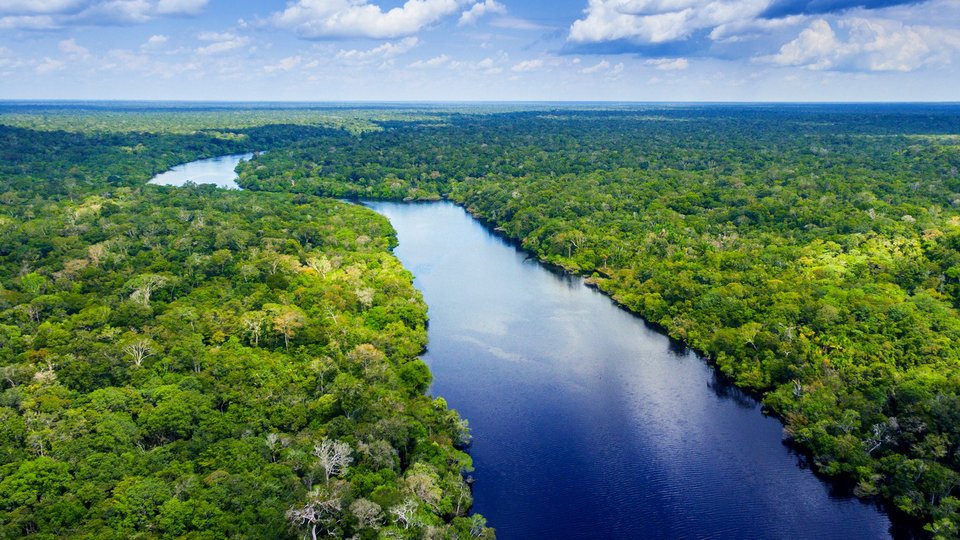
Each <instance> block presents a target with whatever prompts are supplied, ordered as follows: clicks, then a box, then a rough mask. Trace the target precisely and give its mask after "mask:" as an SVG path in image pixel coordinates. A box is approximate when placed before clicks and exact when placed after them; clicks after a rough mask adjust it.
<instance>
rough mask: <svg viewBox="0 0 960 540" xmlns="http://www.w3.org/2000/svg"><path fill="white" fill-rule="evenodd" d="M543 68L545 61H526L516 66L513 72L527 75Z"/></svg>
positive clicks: (512, 69)
mask: <svg viewBox="0 0 960 540" xmlns="http://www.w3.org/2000/svg"><path fill="white" fill-rule="evenodd" d="M542 67H543V60H524V61H523V62H520V63H518V64H514V66H513V67H512V68H510V70H511V71H513V72H515V73H526V72H528V71H537V70H538V69H540V68H542Z"/></svg>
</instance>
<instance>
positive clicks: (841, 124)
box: [238, 105, 960, 538]
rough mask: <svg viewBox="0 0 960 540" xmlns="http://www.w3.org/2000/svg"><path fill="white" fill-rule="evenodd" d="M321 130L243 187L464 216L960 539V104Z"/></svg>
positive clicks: (650, 111)
mask: <svg viewBox="0 0 960 540" xmlns="http://www.w3.org/2000/svg"><path fill="white" fill-rule="evenodd" d="M381 125H382V126H383V127H384V131H382V132H377V133H366V134H363V135H361V136H350V135H347V134H343V133H340V132H332V131H331V132H328V133H327V134H325V135H324V136H321V137H317V138H312V139H309V140H302V141H298V142H297V143H296V144H294V145H292V146H290V147H285V148H283V149H282V150H280V151H277V152H272V153H269V154H266V155H262V156H260V157H259V158H257V159H255V160H253V161H252V162H250V163H247V164H246V165H244V166H243V167H242V170H241V177H240V180H239V181H238V182H239V183H240V185H241V186H244V187H246V188H248V189H256V190H268V191H285V192H297V193H310V194H316V195H329V196H337V197H370V198H390V199H436V198H440V197H446V198H449V199H452V200H454V201H456V202H458V203H460V204H462V205H464V206H465V207H466V208H467V209H468V210H469V211H470V212H472V213H473V214H474V215H475V216H477V217H478V218H480V219H482V220H484V221H486V222H488V223H489V224H490V225H491V226H493V227H495V228H496V229H497V230H498V231H500V232H502V233H503V234H504V235H506V236H507V237H509V238H512V239H514V240H516V241H517V242H519V243H521V244H522V246H523V247H524V248H525V249H527V250H529V251H532V252H534V253H536V254H537V255H538V256H539V257H540V258H541V259H542V260H544V261H546V262H548V263H551V264H554V265H557V266H560V267H563V268H565V269H567V270H569V271H571V272H578V273H582V274H585V275H588V276H590V277H591V281H592V282H593V283H595V284H596V285H597V286H598V287H599V288H601V289H602V290H604V291H606V292H607V293H609V294H610V295H611V296H612V297H613V298H614V299H615V300H616V301H617V302H619V303H620V304H622V305H623V306H625V307H626V308H628V309H630V310H632V311H634V312H636V313H638V314H640V315H642V316H643V317H644V318H646V319H647V320H649V321H651V322H654V323H657V324H659V325H660V326H662V327H663V328H664V329H665V330H666V331H667V332H668V333H669V334H670V335H671V336H673V337H676V338H678V339H681V340H683V341H684V342H686V343H688V344H689V345H691V346H693V347H695V348H696V349H698V350H700V351H701V352H703V353H704V354H705V355H707V357H708V358H709V359H710V360H711V361H713V362H715V364H716V365H717V367H718V368H719V369H720V370H721V371H723V373H725V374H726V375H728V376H729V377H730V378H731V379H732V380H733V381H734V382H736V384H738V385H740V386H741V387H744V388H747V389H750V390H752V391H754V392H757V393H758V394H759V395H761V396H762V398H763V401H764V403H765V404H766V405H767V406H768V407H769V408H770V409H771V410H772V411H773V412H775V413H776V414H778V415H779V416H780V417H781V418H782V419H783V421H784V422H785V425H786V431H787V433H788V435H789V436H790V437H791V438H792V439H793V440H794V441H795V442H796V443H797V444H799V445H800V446H801V447H803V448H804V449H806V450H807V451H808V452H810V453H811V454H812V457H813V463H814V465H815V467H816V469H817V470H818V471H819V472H821V473H823V474H825V475H828V476H833V477H837V478H840V479H845V480H847V481H851V482H852V483H853V484H854V485H855V492H856V493H857V494H858V495H860V496H863V497H872V496H878V497H882V498H883V499H884V500H886V501H888V502H889V503H890V504H891V505H892V506H893V507H895V508H897V509H898V510H899V511H900V512H902V513H903V514H906V515H908V516H911V517H912V518H915V519H917V520H919V521H920V522H922V523H924V524H925V528H926V530H927V531H928V532H929V533H931V534H932V535H935V536H938V537H943V538H951V537H955V536H956V535H957V534H958V526H960V513H958V511H960V499H958V498H957V496H958V495H960V493H958V485H960V475H958V471H960V342H958V339H960V318H958V316H957V315H958V314H957V308H958V306H960V213H958V207H960V176H958V169H960V108H958V107H956V106H951V105H943V106H938V105H932V106H921V105H905V106H900V105H876V106H868V105H863V106H858V105H849V106H831V105H823V106H790V105H785V106H687V107H666V106H661V107H624V108H621V109H619V110H589V109H587V108H581V109H558V110H546V109H541V110H534V111H528V112H504V113H500V114H488V115H483V114H463V113H458V114H449V115H440V114H438V118H437V120H436V121H434V122H429V123H427V122H422V121H419V122H409V123H402V122H384V123H382V124H381Z"/></svg>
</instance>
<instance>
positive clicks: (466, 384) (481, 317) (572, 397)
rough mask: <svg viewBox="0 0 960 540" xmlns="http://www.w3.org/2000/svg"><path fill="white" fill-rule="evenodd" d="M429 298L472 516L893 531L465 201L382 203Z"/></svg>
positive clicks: (645, 531)
mask: <svg viewBox="0 0 960 540" xmlns="http://www.w3.org/2000/svg"><path fill="white" fill-rule="evenodd" d="M365 204H367V206H369V207H371V208H373V209H374V210H376V211H377V212H379V213H381V214H383V215H384V216H386V217H387V218H389V219H390V222H391V223H392V224H393V226H394V228H395V229H396V230H397V234H398V237H399V246H398V247H397V248H396V250H395V254H396V255H397V257H399V259H400V260H401V261H402V262H403V264H404V266H405V267H406V268H408V269H409V270H410V271H411V272H413V274H414V276H415V285H416V286H417V288H418V289H420V290H421V291H422V292H423V294H424V297H425V299H426V302H427V305H428V306H429V310H430V311H429V315H430V327H429V337H430V345H429V350H428V352H427V353H426V354H425V355H424V360H425V361H426V362H427V363H428V364H429V365H430V368H431V370H432V371H433V374H434V383H433V387H432V388H431V392H432V393H433V394H435V395H439V396H443V397H444V398H445V399H446V400H447V402H448V403H449V404H450V406H451V407H453V408H455V409H457V410H458V411H460V413H461V415H463V417H465V418H467V419H468V420H469V422H470V425H471V428H472V432H473V437H474V439H473V441H474V442H473V445H472V447H471V450H470V454H471V455H472V456H473V460H474V466H475V468H476V471H475V472H474V473H473V476H474V477H475V479H476V483H475V484H474V496H475V506H474V510H475V511H477V512H479V513H482V514H483V515H484V516H486V517H487V518H488V520H489V522H490V525H491V526H493V527H495V528H496V529H497V535H498V537H499V538H502V539H512V538H765V539H766V538H790V539H794V538H841V539H845V540H852V539H856V538H886V537H890V535H891V532H890V530H889V529H890V522H889V519H888V518H887V516H886V515H885V514H883V513H882V512H881V511H879V510H878V509H877V508H876V507H875V506H874V505H870V504H866V503H863V502H860V501H859V500H857V499H855V498H850V497H842V496H837V495H835V494H832V493H831V488H830V486H829V484H827V483H825V482H823V481H821V480H820V479H818V478H817V477H816V476H814V474H813V473H812V472H811V471H810V470H809V469H808V468H807V467H805V466H804V461H803V459H802V457H800V456H798V455H796V454H794V453H792V452H791V451H790V450H789V448H788V447H787V446H786V445H784V444H783V437H782V425H781V423H780V422H779V421H778V420H776V419H774V418H770V417H766V416H764V415H763V414H762V413H761V412H760V407H759V405H758V403H757V402H756V401H755V400H754V399H752V398H751V397H750V396H748V395H746V394H744V393H742V392H740V391H739V390H738V389H736V388H734V387H731V386H730V385H729V384H727V383H725V382H723V381H721V380H719V379H718V378H717V376H716V372H715V370H714V369H713V368H711V367H710V366H708V365H707V364H706V363H705V362H704V360H703V359H702V358H700V357H699V356H698V355H696V354H694V353H693V352H691V351H689V350H687V349H685V348H684V347H682V346H681V345H679V344H677V343H676V342H674V341H672V340H670V339H669V338H668V337H666V336H664V335H663V334H662V333H660V332H658V331H656V330H655V329H653V328H651V327H649V326H647V325H646V324H645V323H644V321H643V320H642V319H640V318H638V317H635V316H633V315H631V314H629V313H627V312H626V311H624V310H622V309H620V308H618V307H617V306H615V305H614V304H613V302H611V300H610V299H609V298H607V297H606V296H604V295H602V294H600V293H598V292H596V291H594V290H592V289H590V288H588V287H586V286H585V285H584V284H583V281H582V280H581V279H579V278H574V277H570V276H565V275H559V274H557V273H555V272H552V271H550V270H548V269H546V268H545V267H543V266H542V265H540V264H539V263H537V262H536V261H535V260H531V259H530V258H529V257H528V256H527V255H526V254H525V253H523V252H522V251H520V250H518V249H516V248H514V247H513V246H511V245H510V244H508V243H507V242H505V241H504V240H502V239H501V238H499V237H497V236H496V235H494V234H492V233H491V232H490V231H489V230H487V229H486V228H485V227H484V226H483V225H481V224H480V223H479V222H477V221H476V220H474V219H473V218H471V217H470V216H469V215H468V214H466V213H465V212H464V211H463V210H462V209H461V208H459V207H458V206H455V205H453V204H451V203H421V204H408V203H390V202H368V203H365Z"/></svg>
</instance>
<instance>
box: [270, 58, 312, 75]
mask: <svg viewBox="0 0 960 540" xmlns="http://www.w3.org/2000/svg"><path fill="white" fill-rule="evenodd" d="M301 63H303V57H302V56H300V55H296V56H288V57H286V58H283V59H281V60H280V61H279V62H277V63H276V64H273V65H269V66H264V67H263V70H264V71H266V72H267V73H274V72H277V71H290V70H291V69H293V68H295V67H297V66H299V65H300V64H301Z"/></svg>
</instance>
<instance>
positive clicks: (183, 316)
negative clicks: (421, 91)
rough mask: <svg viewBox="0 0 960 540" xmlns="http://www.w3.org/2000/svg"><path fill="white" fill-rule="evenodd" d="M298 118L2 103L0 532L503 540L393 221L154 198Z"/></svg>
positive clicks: (289, 204) (270, 140) (255, 146)
mask: <svg viewBox="0 0 960 540" xmlns="http://www.w3.org/2000/svg"><path fill="white" fill-rule="evenodd" d="M254 112H256V111H254ZM283 114H284V116H283V118H282V119H280V118H278V117H276V116H274V115H272V113H269V112H266V113H263V117H262V119H261V120H259V121H255V122H251V121H249V120H248V121H247V123H245V124H243V126H244V127H243V129H235V130H233V131H223V130H221V128H222V127H223V126H222V125H221V124H219V122H221V121H222V120H223V119H222V118H220V115H219V114H218V113H217V112H216V111H214V112H211V111H197V112H190V111H181V112H178V113H177V114H169V113H158V112H156V111H154V112H153V113H150V112H149V111H147V112H144V111H139V112H137V113H130V114H120V115H119V117H118V118H119V119H121V120H123V121H122V122H120V121H118V120H117V119H115V118H114V117H113V116H112V115H111V114H108V113H105V112H103V111H95V112H94V113H93V114H90V115H87V116H84V114H82V113H78V112H75V111H67V112H66V113H64V114H63V115H55V116H53V117H51V118H52V120H53V121H56V122H60V124H61V125H57V126H51V125H49V124H48V123H47V122H46V121H45V120H44V119H43V118H42V117H26V122H34V121H36V120H37V118H40V122H39V123H38V124H37V125H35V126H33V127H30V126H24V125H22V124H23V122H21V120H23V119H22V118H20V117H19V116H17V114H12V113H11V114H9V115H7V116H4V115H2V114H0V124H7V125H0V201H2V204H0V538H21V537H28V538H63V537H71V538H97V539H100V538H179V537H185V538H292V537H299V536H306V537H314V538H316V537H318V536H328V535H329V536H338V537H355V538H376V537H381V536H383V537H392V538H417V537H432V538H472V537H477V538H484V537H492V536H493V531H492V529H489V528H487V527H486V526H485V520H484V519H483V517H482V516H479V515H469V514H468V512H469V509H470V506H471V493H470V489H469V486H468V484H467V482H466V480H465V478H464V474H465V473H467V472H469V471H471V470H472V466H471V460H470V457H469V455H467V454H466V453H464V452H463V449H464V448H465V446H466V445H467V444H468V443H469V437H470V436H469V431H468V429H467V425H466V422H465V421H464V420H462V419H460V418H459V416H458V415H457V414H456V412H455V411H452V410H450V409H448V408H447V406H446V403H445V402H444V400H443V399H442V398H436V399H434V398H431V397H429V396H427V395H426V394H425V391H426V389H427V387H428V386H429V384H430V380H431V375H430V372H429V369H428V368H427V366H426V365H425V364H424V363H423V362H422V361H421V360H419V359H418V355H419V354H420V353H421V352H422V350H423V349H424V347H425V345H426V323H427V318H426V306H425V305H424V303H423V300H422V298H421V296H420V293H419V292H418V291H416V290H415V289H414V288H413V286H412V276H411V275H410V274H409V272H407V271H406V270H404V269H403V268H402V267H401V266H400V263H399V262H398V261H397V260H396V259H395V258H394V257H393V256H392V255H391V254H390V252H389V250H390V248H391V247H392V246H393V245H395V243H396V239H395V233H394V232H393V229H392V228H391V227H390V224H389V222H387V221H386V219H384V218H382V217H380V216H378V215H377V214H375V213H374V212H372V211H370V210H367V209H365V208H362V207H358V206H355V205H350V204H346V203H342V202H338V201H334V200H330V199H321V198H317V197H314V196H311V195H300V194H283V193H256V192H250V191H224V190H219V189H216V188H213V187H209V186H187V187H184V188H167V187H159V186H151V185H146V182H147V180H148V179H149V178H150V177H151V176H152V175H153V174H155V173H157V172H161V171H163V170H165V169H167V168H169V167H170V166H172V165H175V164H178V163H182V162H185V161H190V160H193V159H197V158H201V157H211V156H215V155H221V154H226V153H232V152H240V151H250V150H268V151H275V149H278V148H280V147H282V146H283V145H288V144H291V143H293V142H294V141H296V140H299V139H301V138H304V137H319V136H325V135H326V134H328V133H329V130H330V129H335V130H345V129H350V130H351V131H353V132H354V133H356V132H359V131H363V129H351V126H352V127H356V126H360V125H362V126H367V127H369V126H370V124H367V123H365V122H363V121H359V120H358V121H356V122H347V123H341V122H338V121H333V122H328V121H327V120H325V119H324V118H314V119H312V120H311V122H312V123H313V124H315V125H297V124H296V123H291V122H289V120H288V115H287V113H283ZM151 115H154V116H151ZM142 118H145V120H143V123H142V124H140V126H141V127H140V129H136V125H137V124H136V123H137V122H138V119H142ZM250 118H259V117H257V116H256V115H255V114H252V113H251V115H250ZM227 120H228V121H229V120H230V118H229V117H228V118H227ZM284 122H286V123H284ZM10 124H18V125H19V127H16V126H13V125H10ZM131 125H133V126H134V127H130V126H131ZM67 127H70V129H67ZM338 132H339V131H338ZM342 132H343V133H347V131H342ZM351 136H352V135H351Z"/></svg>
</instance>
